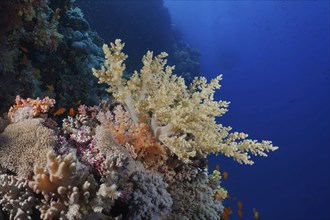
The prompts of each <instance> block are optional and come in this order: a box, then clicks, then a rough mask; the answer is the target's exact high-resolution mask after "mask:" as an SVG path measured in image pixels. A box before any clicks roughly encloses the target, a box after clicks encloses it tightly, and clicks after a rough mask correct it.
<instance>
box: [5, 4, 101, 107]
mask: <svg viewBox="0 0 330 220" xmlns="http://www.w3.org/2000/svg"><path fill="white" fill-rule="evenodd" d="M0 6H1V11H0V17H1V18H3V19H1V25H0V41H1V45H0V102H1V106H0V113H4V112H5V111H6V110H7V109H8V107H9V106H10V105H11V102H12V100H13V99H14V97H15V96H16V95H19V94H20V95H23V94H24V98H25V97H32V98H36V97H38V96H39V97H45V96H49V97H51V98H56V100H57V104H58V105H59V106H64V107H72V106H73V105H75V103H78V102H79V101H80V102H81V100H84V102H85V103H88V104H96V103H97V101H98V96H105V95H106V93H105V92H103V91H104V90H103V89H100V90H98V88H97V86H96V85H97V83H96V80H95V79H94V77H92V76H91V74H90V69H91V68H92V67H96V68H98V67H100V65H101V64H102V62H103V57H102V49H101V45H102V39H100V38H99V37H98V35H97V34H96V33H94V32H91V31H90V27H89V24H88V22H87V21H86V20H85V19H84V18H83V14H82V13H81V11H80V9H79V8H76V7H72V5H71V3H70V1H66V0H63V1H44V0H26V1H20V0H13V1H11V0H3V1H1V3H0ZM59 64H60V65H59ZM77 76H79V77H77ZM73 82H75V83H73Z"/></svg>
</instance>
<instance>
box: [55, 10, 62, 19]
mask: <svg viewBox="0 0 330 220" xmlns="http://www.w3.org/2000/svg"><path fill="white" fill-rule="evenodd" d="M61 12H62V9H61V8H57V9H56V11H55V14H54V17H55V18H58V17H59V16H60V13H61Z"/></svg>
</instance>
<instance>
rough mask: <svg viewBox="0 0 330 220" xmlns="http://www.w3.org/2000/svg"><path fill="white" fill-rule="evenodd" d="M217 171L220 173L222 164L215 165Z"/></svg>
mask: <svg viewBox="0 0 330 220" xmlns="http://www.w3.org/2000/svg"><path fill="white" fill-rule="evenodd" d="M215 169H216V170H217V171H219V172H220V164H217V165H215Z"/></svg>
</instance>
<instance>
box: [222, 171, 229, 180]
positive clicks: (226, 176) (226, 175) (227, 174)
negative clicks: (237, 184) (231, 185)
mask: <svg viewBox="0 0 330 220" xmlns="http://www.w3.org/2000/svg"><path fill="white" fill-rule="evenodd" d="M222 175H223V178H224V179H225V180H227V179H228V176H229V173H228V172H227V171H225V172H223V174H222Z"/></svg>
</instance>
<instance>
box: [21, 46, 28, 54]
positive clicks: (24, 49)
mask: <svg viewBox="0 0 330 220" xmlns="http://www.w3.org/2000/svg"><path fill="white" fill-rule="evenodd" d="M20 49H21V51H23V52H25V53H27V52H29V50H28V49H27V48H26V47H20Z"/></svg>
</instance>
